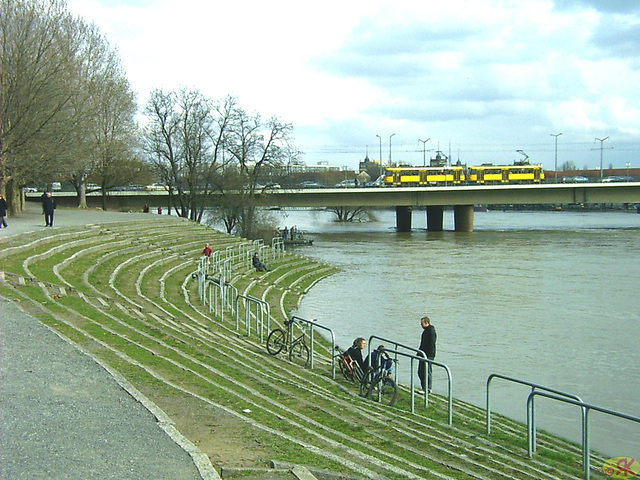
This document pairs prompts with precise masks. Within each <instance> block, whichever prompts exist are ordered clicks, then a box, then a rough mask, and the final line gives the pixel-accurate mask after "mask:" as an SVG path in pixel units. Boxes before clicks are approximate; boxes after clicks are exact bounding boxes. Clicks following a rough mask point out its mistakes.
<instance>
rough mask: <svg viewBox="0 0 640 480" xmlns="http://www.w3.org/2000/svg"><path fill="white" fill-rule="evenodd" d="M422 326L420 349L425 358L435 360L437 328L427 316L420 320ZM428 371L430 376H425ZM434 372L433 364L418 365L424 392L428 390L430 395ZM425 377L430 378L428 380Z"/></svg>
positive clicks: (422, 363) (423, 363)
mask: <svg viewBox="0 0 640 480" xmlns="http://www.w3.org/2000/svg"><path fill="white" fill-rule="evenodd" d="M420 325H421V326H422V336H421V337H420V347H419V348H420V350H421V351H423V352H424V354H425V356H426V357H427V358H428V359H429V360H434V359H435V358H436V339H437V335H436V327H434V326H433V325H431V320H430V319H429V317H427V316H426V315H425V316H424V317H422V318H421V319H420ZM426 370H428V375H425V373H427V372H426ZM432 371H433V365H432V364H431V363H428V362H420V364H419V365H418V377H419V378H420V384H421V385H422V390H423V391H424V390H427V388H428V389H429V393H431V374H432ZM425 377H428V379H427V378H425ZM427 380H428V381H427ZM425 387H426V388H425Z"/></svg>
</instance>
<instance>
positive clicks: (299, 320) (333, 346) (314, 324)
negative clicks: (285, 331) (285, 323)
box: [289, 315, 336, 379]
mask: <svg viewBox="0 0 640 480" xmlns="http://www.w3.org/2000/svg"><path fill="white" fill-rule="evenodd" d="M294 322H297V323H304V324H306V325H307V326H308V327H309V368H310V369H311V370H313V352H314V348H313V343H314V342H313V331H314V330H315V329H316V328H319V329H320V330H325V331H327V332H329V333H330V334H331V351H332V352H333V351H334V350H335V349H336V336H335V334H334V333H333V330H331V329H330V328H329V327H326V326H324V325H322V324H321V323H318V322H317V320H315V319H314V320H307V319H306V318H301V317H297V316H295V315H293V316H292V317H291V323H289V338H293V335H292V333H293V323H294ZM331 375H332V378H334V379H335V378H336V365H335V356H334V355H331Z"/></svg>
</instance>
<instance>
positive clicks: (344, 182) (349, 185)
mask: <svg viewBox="0 0 640 480" xmlns="http://www.w3.org/2000/svg"><path fill="white" fill-rule="evenodd" d="M357 186H358V184H357V183H356V180H342V181H341V182H338V183H336V184H335V187H336V188H354V187H357Z"/></svg>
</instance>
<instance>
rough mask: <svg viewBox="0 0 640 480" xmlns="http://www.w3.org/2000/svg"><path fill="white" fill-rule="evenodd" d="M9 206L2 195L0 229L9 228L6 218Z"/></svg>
mask: <svg viewBox="0 0 640 480" xmlns="http://www.w3.org/2000/svg"><path fill="white" fill-rule="evenodd" d="M8 208H9V205H7V201H6V200H5V199H4V197H3V196H2V195H0V228H2V227H4V228H7V226H8V225H7V221H6V220H5V217H6V216H7V209H8Z"/></svg>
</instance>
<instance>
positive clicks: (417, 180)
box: [384, 166, 465, 187]
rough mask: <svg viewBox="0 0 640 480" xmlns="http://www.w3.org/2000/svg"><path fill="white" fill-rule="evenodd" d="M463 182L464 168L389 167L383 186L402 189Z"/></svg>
mask: <svg viewBox="0 0 640 480" xmlns="http://www.w3.org/2000/svg"><path fill="white" fill-rule="evenodd" d="M464 181H465V172H464V167H462V166H452V167H389V168H387V169H386V170H385V173H384V184H385V185H394V186H402V187H422V186H429V185H443V186H444V185H458V184H460V183H463V182H464Z"/></svg>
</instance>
